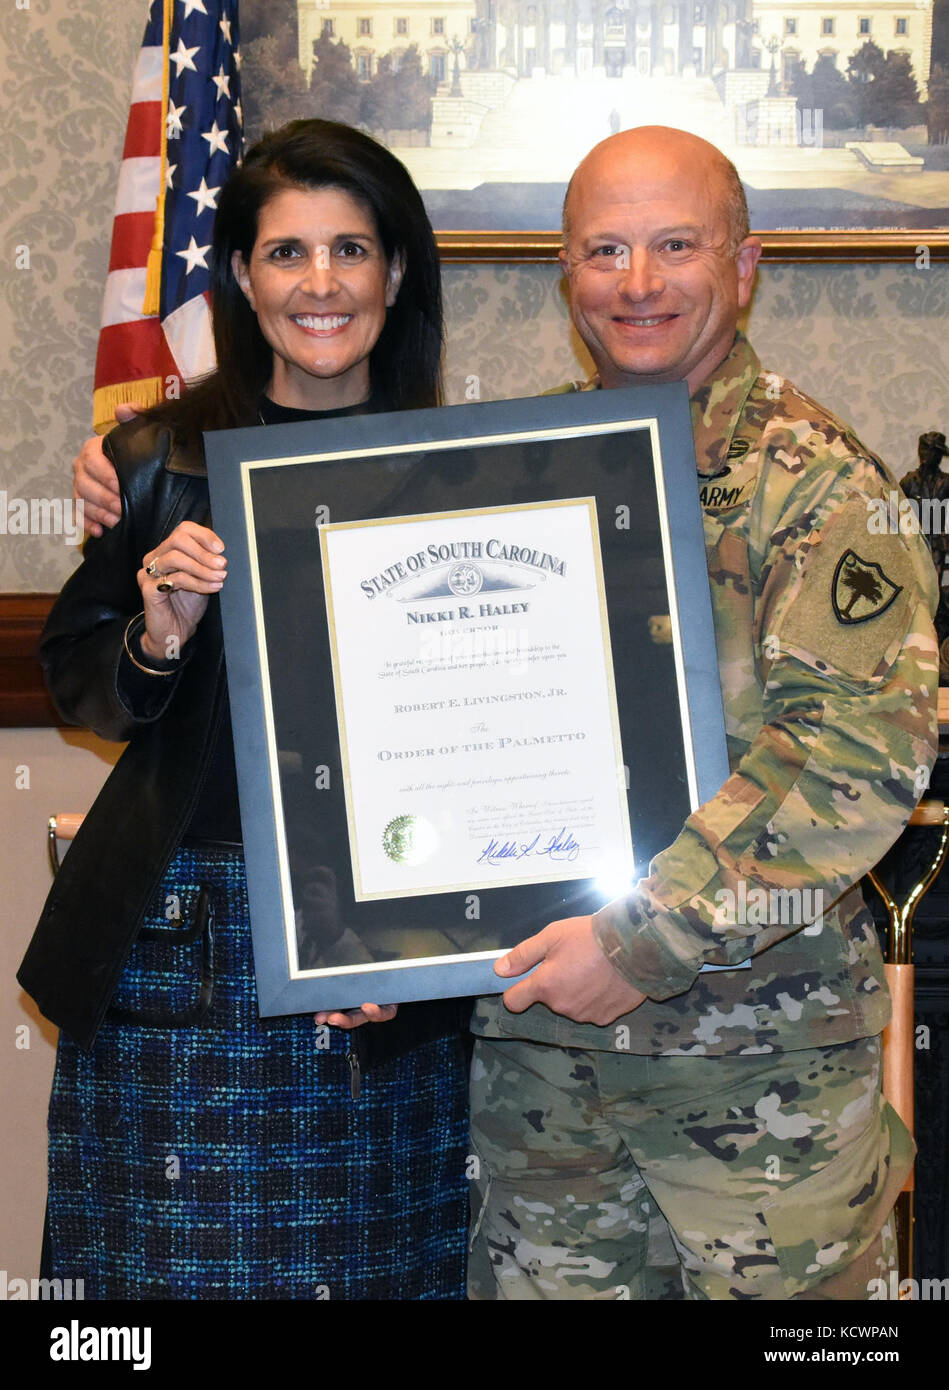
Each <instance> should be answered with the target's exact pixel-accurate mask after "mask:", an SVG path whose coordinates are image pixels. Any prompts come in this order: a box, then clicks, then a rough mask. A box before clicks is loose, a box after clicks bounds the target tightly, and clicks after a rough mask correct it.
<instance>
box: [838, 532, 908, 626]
mask: <svg viewBox="0 0 949 1390" xmlns="http://www.w3.org/2000/svg"><path fill="white" fill-rule="evenodd" d="M902 590H903V586H902V584H894V583H893V581H892V579H890V578H889V576H888V575H887V574H885V573H884V570H883V566H882V565H879V564H877V563H876V562H875V561H873V560H864V559H863V558H862V557H861V556H860V555H858V554H857V552H856V551H855V550H845V551H844V553H843V555H841V557H840V559H839V560H838V561H837V568H836V569H835V570H834V579H833V584H832V586H831V595H830V598H831V603H832V604H833V606H834V614H835V615H836V618H837V621H838V622H841V623H847V624H852V623H866V622H869V621H870V619H871V618H878V617H879V616H880V614H881V613H885V612H886V610H887V609H888V608H889V606H890V604H891V603H892V602H893V600H894V599H895V598H896V596H897V594H899V593H902Z"/></svg>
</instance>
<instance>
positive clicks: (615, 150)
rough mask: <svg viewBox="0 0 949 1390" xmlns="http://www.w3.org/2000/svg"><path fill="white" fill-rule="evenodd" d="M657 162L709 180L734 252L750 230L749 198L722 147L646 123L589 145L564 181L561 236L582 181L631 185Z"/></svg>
mask: <svg viewBox="0 0 949 1390" xmlns="http://www.w3.org/2000/svg"><path fill="white" fill-rule="evenodd" d="M657 167H659V168H661V167H666V168H668V169H670V170H672V169H681V171H682V172H683V173H685V174H687V175H690V176H691V177H693V178H695V179H697V180H704V181H705V182H706V183H708V184H710V185H711V187H710V194H711V196H712V197H713V199H714V200H715V202H716V203H717V204H718V205H719V206H720V207H721V210H722V216H723V219H724V223H725V226H726V228H727V237H728V249H729V251H731V252H737V250H738V248H739V246H740V245H741V243H742V242H743V241H744V240H745V238H746V237H747V236H748V234H749V221H748V202H747V200H746V198H745V190H744V188H743V187H742V184H741V179H740V178H739V176H738V170H737V169H736V168H735V166H734V164H732V162H731V160H730V159H726V158H725V156H724V155H723V154H722V152H721V150H719V149H717V148H716V147H715V146H714V145H711V144H709V142H708V141H707V140H702V139H701V138H700V137H699V136H698V135H691V134H689V132H688V131H685V130H675V129H673V127H671V126H662V125H645V126H636V127H635V128H634V129H633V130H624V131H621V132H620V133H619V134H618V135H611V136H610V137H609V138H608V139H607V140H602V141H601V142H600V144H599V145H594V147H593V149H592V150H591V151H590V153H589V154H588V155H587V156H586V157H585V158H584V159H582V160H581V161H580V163H579V164H578V165H577V168H576V170H575V171H574V174H573V177H572V178H571V180H570V182H569V184H568V185H567V192H566V194H565V196H564V200H563V241H564V246H566V245H567V242H568V239H569V235H570V219H571V208H572V206H574V205H575V203H576V200H577V199H578V198H580V197H582V196H583V190H584V187H585V186H589V185H590V184H591V183H593V184H595V183H596V181H598V180H602V179H603V178H605V177H608V178H611V179H615V178H616V177H617V175H618V174H619V175H621V176H624V177H627V178H628V180H629V185H630V189H631V190H632V189H634V188H635V185H636V182H637V175H639V176H640V177H642V176H643V175H650V176H651V175H652V173H653V172H654V170H655V169H656V168H657Z"/></svg>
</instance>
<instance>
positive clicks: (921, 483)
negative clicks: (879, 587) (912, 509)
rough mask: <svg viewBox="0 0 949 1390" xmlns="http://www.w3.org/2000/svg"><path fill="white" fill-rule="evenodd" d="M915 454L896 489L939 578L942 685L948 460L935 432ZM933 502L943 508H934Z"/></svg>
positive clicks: (946, 666) (948, 612)
mask: <svg viewBox="0 0 949 1390" xmlns="http://www.w3.org/2000/svg"><path fill="white" fill-rule="evenodd" d="M918 454H919V467H918V468H915V469H914V470H913V471H912V473H907V474H906V476H905V477H904V478H902V479H901V481H900V486H901V488H902V489H903V492H904V494H905V495H906V496H907V497H909V498H911V499H913V500H914V501H915V502H916V505H917V509H918V511H919V518H920V522H921V530H923V532H924V533H925V536H926V539H927V541H928V542H929V548H930V550H931V551H932V557H933V564H934V565H935V566H936V573H937V574H938V576H939V591H940V597H939V607H938V609H937V610H936V618H935V622H936V632H937V634H938V637H939V679H940V681H941V682H942V683H943V684H949V602H947V599H946V595H945V592H944V590H943V588H942V576H943V572H944V570H945V568H946V555H947V550H949V535H947V527H946V526H945V525H943V517H944V515H946V514H949V473H944V472H943V471H942V468H941V466H940V465H941V462H942V460H943V459H944V458H947V457H949V448H947V447H946V436H945V435H944V434H942V433H940V432H939V431H938V430H930V431H928V433H926V434H921V435H920V436H919V445H918ZM934 503H935V504H940V503H941V504H943V505H941V506H940V505H935V506H934V505H933V504H934ZM924 504H928V505H924ZM934 518H935V519H936V520H935V522H934Z"/></svg>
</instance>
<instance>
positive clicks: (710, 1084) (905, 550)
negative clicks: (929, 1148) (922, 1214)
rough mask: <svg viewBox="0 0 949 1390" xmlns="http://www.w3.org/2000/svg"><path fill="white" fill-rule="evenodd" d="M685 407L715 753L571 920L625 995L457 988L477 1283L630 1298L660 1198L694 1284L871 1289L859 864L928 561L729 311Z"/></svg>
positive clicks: (899, 731) (916, 704)
mask: <svg viewBox="0 0 949 1390" xmlns="http://www.w3.org/2000/svg"><path fill="white" fill-rule="evenodd" d="M596 385H597V383H596V382H595V381H594V382H592V383H587V384H586V387H585V388H584V387H579V388H578V387H574V388H571V387H567V388H564V389H567V390H569V389H588V388H589V387H591V386H596ZM692 423H693V433H694V437H695V450H696V458H697V461H698V471H699V485H700V497H701V500H702V503H703V509H704V521H705V543H706V552H707V560H708V572H709V581H710V586H711V593H712V607H713V613H714V621H715V636H716V644H717V649H718V660H719V672H720V676H721V682H722V691H723V699H724V706H725V723H726V733H727V738H728V753H729V764H730V769H731V776H730V777H729V778H728V780H727V781H726V782H725V784H724V786H723V787H722V788H721V790H720V791H719V793H718V794H717V795H716V796H715V797H714V798H713V799H712V800H711V801H709V802H707V803H706V804H705V805H703V806H701V807H700V808H699V809H698V810H697V811H695V812H694V813H693V814H692V815H691V816H690V817H689V818H688V820H687V821H686V824H685V826H684V828H683V830H682V832H681V834H680V835H679V836H678V837H677V838H676V840H675V841H674V843H673V844H672V845H670V846H669V848H668V849H666V850H664V851H663V852H662V853H661V854H659V855H657V856H656V858H655V859H654V860H653V862H652V864H651V866H650V874H649V877H648V878H646V879H644V880H643V881H642V882H641V883H640V884H639V885H638V886H637V888H636V891H635V892H634V893H633V894H632V895H630V897H628V898H627V899H625V900H618V901H616V902H613V903H610V904H609V905H608V906H607V907H605V908H603V909H602V910H601V911H600V912H599V913H597V914H596V916H595V917H594V930H595V933H596V936H597V939H598V941H599V943H600V945H601V946H602V948H603V950H604V951H605V953H606V954H607V956H608V957H609V958H610V960H611V961H612V963H613V965H614V966H615V968H616V969H617V970H618V971H619V972H620V974H621V975H622V976H623V977H624V978H625V979H626V980H628V981H629V983H630V984H632V985H634V986H635V987H636V988H637V989H639V990H641V991H642V992H643V993H645V994H646V995H647V996H648V998H647V1000H646V1002H645V1003H644V1004H643V1005H641V1007H640V1008H638V1009H636V1010H635V1011H634V1012H632V1013H631V1014H628V1015H626V1016H625V1017H623V1018H621V1019H618V1020H617V1021H616V1023H615V1024H611V1025H609V1026H608V1027H602V1028H601V1027H597V1026H595V1025H592V1024H576V1023H573V1022H572V1021H571V1020H569V1019H567V1018H564V1017H562V1016H560V1015H557V1014H554V1013H552V1012H551V1011H550V1010H549V1009H547V1008H546V1007H545V1006H544V1005H542V1004H535V1005H533V1006H532V1007H531V1008H530V1009H528V1010H527V1011H526V1012H525V1013H523V1014H512V1013H510V1012H508V1010H507V1009H505V1007H504V1005H503V1004H502V1002H501V1000H500V996H489V997H486V998H483V999H481V1000H479V1001H478V1005H477V1008H476V1010H475V1017H474V1022H473V1031H474V1032H475V1034H477V1035H478V1042H477V1048H476V1054H475V1060H474V1096H473V1107H472V1108H473V1116H474V1118H473V1142H474V1150H475V1152H476V1153H477V1154H478V1156H479V1158H480V1160H481V1164H480V1166H481V1177H480V1180H479V1182H478V1184H477V1186H478V1192H477V1193H476V1194H474V1207H475V1222H474V1227H473V1241H472V1274H471V1284H472V1292H473V1293H474V1295H475V1296H480V1297H496V1296H500V1297H515V1298H520V1297H567V1298H569V1297H585V1296H595V1295H596V1294H597V1293H599V1295H600V1296H604V1297H616V1296H617V1293H616V1289H617V1287H625V1286H628V1287H629V1288H630V1290H631V1293H630V1296H633V1297H637V1296H640V1297H642V1296H645V1297H649V1296H655V1289H656V1287H657V1285H656V1284H655V1282H653V1283H650V1282H649V1277H648V1276H647V1275H643V1274H642V1273H635V1274H634V1273H632V1272H631V1270H630V1261H629V1258H628V1255H629V1250H630V1249H631V1247H632V1245H634V1244H636V1242H637V1240H638V1241H639V1243H640V1244H642V1240H643V1239H644V1231H645V1223H646V1222H647V1219H648V1218H651V1226H650V1232H649V1239H650V1242H651V1246H652V1247H653V1249H652V1252H651V1253H650V1256H649V1263H650V1265H651V1264H653V1263H654V1260H653V1254H654V1253H655V1251H656V1250H658V1248H659V1246H660V1245H661V1244H662V1235H661V1232H660V1231H659V1230H658V1225H657V1220H656V1211H657V1209H658V1211H660V1212H662V1213H663V1214H664V1215H665V1217H667V1218H668V1224H669V1226H670V1228H671V1237H672V1242H673V1244H674V1247H675V1250H676V1253H677V1256H678V1263H679V1265H680V1266H681V1270H682V1279H683V1286H684V1289H685V1293H686V1296H689V1297H697V1298H702V1297H715V1298H718V1297H734V1298H742V1297H766V1298H781V1297H795V1296H797V1297H800V1296H808V1290H810V1289H811V1288H812V1287H813V1286H814V1285H815V1284H818V1283H821V1282H822V1281H826V1282H824V1285H823V1289H822V1291H821V1293H818V1294H817V1295H816V1296H823V1294H824V1292H825V1291H826V1290H834V1289H843V1288H845V1287H846V1288H847V1291H846V1292H842V1293H836V1294H834V1293H833V1292H831V1294H830V1296H842V1297H851V1298H854V1297H866V1293H865V1291H864V1292H861V1290H863V1289H865V1283H866V1279H865V1278H864V1277H863V1274H864V1272H866V1277H867V1278H870V1277H875V1276H876V1272H877V1271H876V1270H875V1269H874V1268H873V1267H871V1266H872V1265H873V1264H874V1263H875V1262H876V1261H878V1260H879V1259H882V1260H883V1261H884V1262H886V1261H888V1260H890V1259H891V1251H890V1248H889V1245H888V1244H887V1240H886V1239H885V1237H886V1235H887V1229H886V1228H885V1227H884V1222H885V1220H886V1217H887V1215H888V1212H889V1209H890V1207H891V1206H892V1204H893V1201H894V1200H895V1196H896V1193H897V1192H898V1191H899V1189H900V1187H901V1185H902V1181H903V1178H904V1177H905V1174H906V1171H907V1169H908V1165H909V1162H910V1159H911V1152H912V1143H911V1140H910V1139H909V1137H908V1135H907V1134H906V1131H905V1129H904V1128H903V1126H902V1125H901V1123H900V1121H899V1119H898V1117H896V1115H895V1113H894V1112H893V1111H892V1109H891V1108H890V1107H889V1106H887V1105H886V1104H885V1103H884V1102H883V1101H882V1099H881V1097H880V1092H879V1047H878V1040H877V1035H878V1034H879V1033H880V1032H881V1031H882V1029H883V1027H884V1025H885V1024H886V1022H887V1021H888V1018H889V996H888V992H887V989H886V984H885V981H884V975H883V966H882V960H881V957H880V951H879V947H878V943H877V938H876V934H875V931H874V929H873V925H872V922H871V918H870V915H869V913H868V911H867V909H866V907H865V905H864V902H863V899H862V897H861V894H860V890H859V880H860V878H861V877H862V875H863V874H864V873H865V872H866V871H867V869H868V868H870V867H872V865H873V864H874V863H876V861H877V860H878V859H879V858H880V857H881V856H882V855H883V853H884V852H885V851H886V850H887V849H888V848H889V846H890V845H891V844H892V843H893V841H894V840H895V839H896V837H897V836H898V834H899V833H900V831H901V829H902V828H903V826H904V825H905V824H906V822H907V820H908V818H909V815H910V812H911V811H912V808H913V806H914V804H915V802H916V801H917V800H918V798H919V795H920V793H921V791H922V790H923V787H924V785H925V781H926V779H927V777H928V773H929V769H930V767H931V765H932V761H933V758H934V756H935V750H936V742H937V739H936V692H937V684H938V676H937V666H936V645H935V637H934V632H933V628H932V623H931V619H930V615H931V614H932V613H933V612H934V611H935V605H936V597H937V595H936V582H935V573H934V570H933V567H932V563H931V560H930V557H929V552H928V548H927V546H926V545H925V542H924V541H923V540H922V538H921V537H919V536H916V535H905V536H904V535H899V534H889V533H887V534H877V531H878V530H879V529H880V528H879V524H878V523H879V518H880V511H881V509H880V507H879V506H875V507H873V506H870V505H868V504H869V502H870V501H871V499H883V500H884V501H887V502H888V500H889V494H890V491H891V490H892V489H893V488H895V486H896V485H895V483H894V481H893V479H892V477H891V476H890V475H889V473H888V472H887V471H886V469H885V468H884V466H883V465H882V464H881V463H880V461H879V460H878V459H876V458H875V457H874V456H873V455H872V454H870V453H868V451H867V450H866V449H865V448H864V447H863V446H862V445H861V444H860V442H859V441H858V440H857V439H856V438H855V437H854V436H853V434H852V433H851V432H850V431H849V430H848V428H847V427H846V426H845V425H843V424H841V423H840V422H839V421H838V420H836V419H835V418H834V417H833V416H831V415H830V414H828V412H827V411H826V410H824V409H822V408H821V407H820V406H818V405H817V404H815V402H813V401H811V400H810V399H808V398H807V397H806V396H803V395H802V394H801V393H800V392H799V391H797V390H796V389H795V388H794V387H793V386H792V385H791V384H790V383H788V382H785V381H784V380H782V379H781V378H780V377H778V376H776V375H775V374H774V373H770V372H767V373H766V372H762V370H761V367H760V364H759V362H758V359H757V357H756V356H755V354H754V352H753V350H752V349H751V347H750V345H749V344H748V342H747V341H746V340H745V339H744V337H743V336H742V335H741V334H738V335H737V337H736V340H735V343H734V346H733V348H732V351H731V353H730V354H729V356H728V357H727V358H726V360H725V361H724V362H723V363H722V364H721V366H720V367H719V368H718V370H717V371H716V372H715V373H714V374H713V376H712V378H711V379H710V380H709V381H708V382H706V383H705V384H704V385H703V386H702V387H701V388H700V389H699V390H698V391H697V392H696V394H695V396H694V397H693V399H692ZM761 890H764V891H763V892H762V891H761ZM769 890H774V895H773V896H771V897H769V898H767V899H765V894H767V893H769ZM780 890H807V891H806V892H804V891H802V892H800V894H799V897H798V898H797V899H796V900H794V895H793V894H791V898H790V899H789V898H788V897H787V894H785V897H784V898H783V899H782V898H780V896H779V894H780ZM818 893H819V894H822V895H823V896H822V897H820V896H816V894H818ZM743 903H744V904H745V906H746V910H745V911H744V912H742V911H741V906H742V904H743ZM762 903H763V904H764V906H763V909H762ZM789 906H791V907H794V908H796V909H797V910H796V911H793V912H790V911H787V910H785V909H786V908H787V907H789ZM731 908H734V909H735V910H729V909H731ZM805 923H806V924H807V925H803V924H805ZM748 955H753V957H754V959H753V960H752V963H751V969H750V970H747V969H745V970H735V971H725V972H719V973H707V972H706V973H702V974H698V973H697V972H698V971H699V970H700V967H701V966H702V965H703V963H706V962H709V963H719V964H721V963H725V964H728V963H731V964H734V963H737V962H738V961H740V960H742V959H744V958H745V957H747V956H748ZM495 1040H498V1041H495ZM863 1040H867V1041H863ZM538 1044H541V1045H540V1046H539V1045H538ZM543 1044H546V1046H543ZM551 1044H555V1045H556V1046H550V1045H551ZM604 1053H609V1054H612V1055H611V1056H609V1057H604V1056H603V1054H604ZM784 1054H789V1055H788V1056H785V1055H784ZM762 1058H765V1059H766V1060H762ZM713 1059H715V1060H713ZM726 1059H727V1060H726ZM607 1097H609V1098H610V1099H609V1100H607ZM607 1106H609V1113H610V1115H611V1117H612V1119H611V1122H610V1123H606V1124H605V1125H604V1115H605V1114H606V1111H607ZM569 1114H572V1116H573V1129H572V1130H570V1129H569V1125H568V1115H569ZM594 1120H595V1121H596V1122H595V1123H594ZM857 1120H860V1121H861V1122H860V1123H859V1124H858V1123H856V1121H857ZM634 1121H635V1132H633V1128H632V1126H633V1123H634ZM607 1134H608V1135H609V1137H608V1138H607ZM624 1136H625V1137H624ZM571 1149H572V1151H573V1158H572V1160H571V1157H570V1152H571ZM631 1154H632V1160H631V1159H630V1155H631ZM797 1187H800V1191H799V1192H795V1188H797ZM736 1204H737V1205H736ZM644 1208H645V1210H644ZM580 1212H582V1216H581V1215H579V1214H578V1213H580ZM739 1212H743V1219H742V1220H740V1219H739ZM659 1224H661V1223H659ZM624 1227H625V1228H626V1229H627V1230H628V1232H629V1234H628V1235H627V1236H624V1237H623V1238H622V1241H621V1242H620V1244H621V1247H622V1248H621V1250H620V1251H619V1253H616V1251H615V1249H614V1254H612V1255H608V1254H605V1253H602V1252H601V1253H600V1254H596V1255H594V1254H591V1250H592V1251H595V1250H596V1249H597V1241H600V1243H601V1244H602V1238H603V1236H604V1233H605V1232H606V1233H608V1232H610V1231H611V1230H613V1231H615V1230H619V1231H622V1230H623V1229H624ZM881 1227H884V1239H882V1240H881V1238H880V1231H881ZM581 1229H582V1231H583V1234H582V1235H581V1234H580V1232H581ZM637 1231H638V1235H637ZM597 1233H599V1234H597ZM615 1244H616V1243H615V1242H614V1246H615ZM580 1251H583V1252H585V1253H582V1254H581V1253H579V1252H580ZM624 1252H625V1253H624ZM668 1252H669V1246H668V1242H666V1255H667V1256H668ZM640 1254H641V1255H642V1251H641V1252H640ZM643 1258H645V1256H644V1255H643ZM867 1261H869V1264H867ZM634 1263H635V1261H634ZM639 1263H640V1264H641V1260H640V1261H639ZM655 1263H659V1264H661V1263H662V1257H657V1259H656V1261H655ZM667 1263H674V1262H673V1261H667ZM865 1265H866V1270H865V1268H864V1266H865ZM636 1267H637V1269H638V1268H639V1265H637V1266H636ZM578 1270H580V1271H581V1273H580V1274H579V1275H578V1273H577V1271H578ZM617 1271H620V1272H622V1273H623V1275H624V1277H620V1276H619V1274H618V1272H617ZM847 1271H849V1274H850V1276H851V1286H846V1278H847V1273H846V1272H847ZM854 1281H856V1282H854ZM621 1296H623V1295H621Z"/></svg>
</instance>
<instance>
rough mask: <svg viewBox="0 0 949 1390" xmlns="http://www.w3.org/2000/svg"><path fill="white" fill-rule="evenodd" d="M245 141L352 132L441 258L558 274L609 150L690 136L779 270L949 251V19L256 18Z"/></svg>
mask: <svg viewBox="0 0 949 1390" xmlns="http://www.w3.org/2000/svg"><path fill="white" fill-rule="evenodd" d="M242 16H243V18H242V25H243V30H244V36H243V47H244V53H245V63H244V87H245V107H246V111H247V118H248V128H247V134H248V137H249V138H250V139H254V138H256V136H257V135H258V134H259V133H260V132H261V130H262V129H263V128H264V127H265V126H273V125H275V124H279V122H280V121H281V120H285V119H289V118H290V117H291V116H294V115H302V116H306V115H311V116H312V115H321V116H326V117H330V118H334V119H339V120H343V121H347V122H349V123H351V124H355V125H360V126H362V127H363V128H364V129H367V130H369V131H370V132H371V133H372V134H374V135H376V136H377V138H379V139H381V140H382V141H383V142H384V143H385V144H387V145H388V146H389V147H390V148H391V149H392V150H393V151H394V152H395V153H396V154H397V155H398V156H399V158H400V159H402V161H403V162H404V163H405V164H406V166H407V167H408V169H409V171H410V172H411V174H412V176H413V178H414V179H415V182H416V183H417V185H418V187H419V189H420V190H421V191H422V195H423V198H424V199H425V202H426V206H427V208H428V211H429V215H430V216H431V219H432V224H433V226H434V227H435V229H436V232H437V233H438V237H439V245H440V248H441V250H442V254H443V257H444V258H445V259H446V260H470V259H481V260H511V259H531V260H550V259H553V258H554V257H555V256H556V252H557V248H558V246H559V235H558V230H557V229H558V228H559V224H560V210H561V205H562V201H563V194H564V191H565V188H566V184H567V180H568V179H569V177H570V174H571V173H572V171H573V169H574V168H575V167H576V165H577V164H578V163H579V161H580V159H581V158H582V157H583V155H584V154H586V152H587V151H588V150H589V149H591V148H592V146H593V145H595V144H596V143H597V142H598V141H600V140H602V139H604V138H605V137H606V136H608V135H610V134H611V133H615V132H617V131H620V130H624V129H627V128H630V127H632V126H637V125H646V124H649V125H652V124H664V125H671V126H675V127H680V128H682V129H686V130H691V131H694V132H695V133H696V134H700V135H702V136H704V137H705V138H706V139H708V140H710V141H712V143H714V144H715V145H717V146H718V147H719V148H720V149H721V150H722V151H723V152H724V153H725V154H727V155H728V157H729V158H730V159H731V160H732V161H733V162H734V163H735V165H736V166H737V168H738V171H739V174H740V175H741V178H742V182H743V184H744V185H745V189H746V192H747V196H748V201H749V208H750V212H751V222H752V227H753V229H754V230H755V231H757V232H758V233H759V234H760V235H761V236H762V239H763V241H764V244H765V254H766V255H767V256H770V257H773V258H777V259H788V260H811V259H824V258H831V259H844V260H851V259H881V258H898V257H910V258H915V259H919V258H920V257H934V256H935V257H940V256H945V255H947V254H949V6H947V5H946V4H945V3H942V4H940V2H939V0H913V3H912V4H906V3H903V0H876V3H874V4H872V5H868V6H866V7H864V9H863V10H861V11H860V12H859V13H858V12H857V11H856V10H854V9H853V7H843V6H839V5H836V4H834V3H833V0H831V3H829V4H827V5H824V4H820V5H818V4H817V3H816V0H787V2H786V0H781V3H780V4H779V3H778V0H648V2H647V0H369V3H366V4H363V3H362V0H282V5H281V4H274V3H273V0H267V3H266V5H264V4H263V0H247V4H246V5H245V7H243V8H242Z"/></svg>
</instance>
